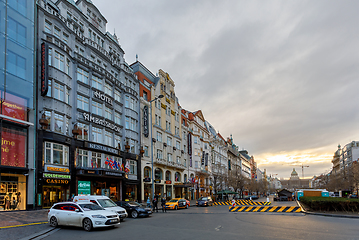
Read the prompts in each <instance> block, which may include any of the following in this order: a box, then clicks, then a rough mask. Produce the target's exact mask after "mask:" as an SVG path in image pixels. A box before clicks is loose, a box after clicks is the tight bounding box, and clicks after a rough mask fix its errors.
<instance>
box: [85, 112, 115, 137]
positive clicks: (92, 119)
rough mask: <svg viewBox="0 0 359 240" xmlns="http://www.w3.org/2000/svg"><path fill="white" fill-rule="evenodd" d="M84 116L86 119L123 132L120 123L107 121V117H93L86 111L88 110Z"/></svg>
mask: <svg viewBox="0 0 359 240" xmlns="http://www.w3.org/2000/svg"><path fill="white" fill-rule="evenodd" d="M83 116H84V119H85V120H86V121H88V122H92V123H96V124H98V125H101V126H104V127H106V128H109V129H111V130H114V131H116V132H119V133H120V132H121V128H120V127H119V126H118V125H116V124H113V123H110V122H107V121H106V120H105V119H101V118H97V117H93V116H91V115H90V113H86V112H84V113H83Z"/></svg>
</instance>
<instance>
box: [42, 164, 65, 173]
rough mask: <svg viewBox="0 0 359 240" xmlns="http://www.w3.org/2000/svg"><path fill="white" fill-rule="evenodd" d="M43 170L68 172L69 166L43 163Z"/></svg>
mask: <svg viewBox="0 0 359 240" xmlns="http://www.w3.org/2000/svg"><path fill="white" fill-rule="evenodd" d="M45 172H61V173H70V169H69V167H62V166H58V165H49V164H45Z"/></svg>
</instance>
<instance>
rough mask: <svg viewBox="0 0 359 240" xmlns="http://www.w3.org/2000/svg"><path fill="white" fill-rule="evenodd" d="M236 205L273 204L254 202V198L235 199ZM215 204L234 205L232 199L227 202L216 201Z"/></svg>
mask: <svg viewBox="0 0 359 240" xmlns="http://www.w3.org/2000/svg"><path fill="white" fill-rule="evenodd" d="M235 202H236V205H260V206H263V205H271V202H254V201H252V200H235ZM213 205H217V206H223V205H230V206H232V202H231V201H225V202H214V203H213Z"/></svg>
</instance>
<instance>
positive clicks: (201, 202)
mask: <svg viewBox="0 0 359 240" xmlns="http://www.w3.org/2000/svg"><path fill="white" fill-rule="evenodd" d="M212 205H213V200H212V198H211V197H201V198H199V199H197V201H196V206H197V207H198V206H212Z"/></svg>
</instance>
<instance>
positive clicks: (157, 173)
mask: <svg viewBox="0 0 359 240" xmlns="http://www.w3.org/2000/svg"><path fill="white" fill-rule="evenodd" d="M162 175H163V173H162V170H161V169H159V168H156V170H155V179H158V180H162Z"/></svg>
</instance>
